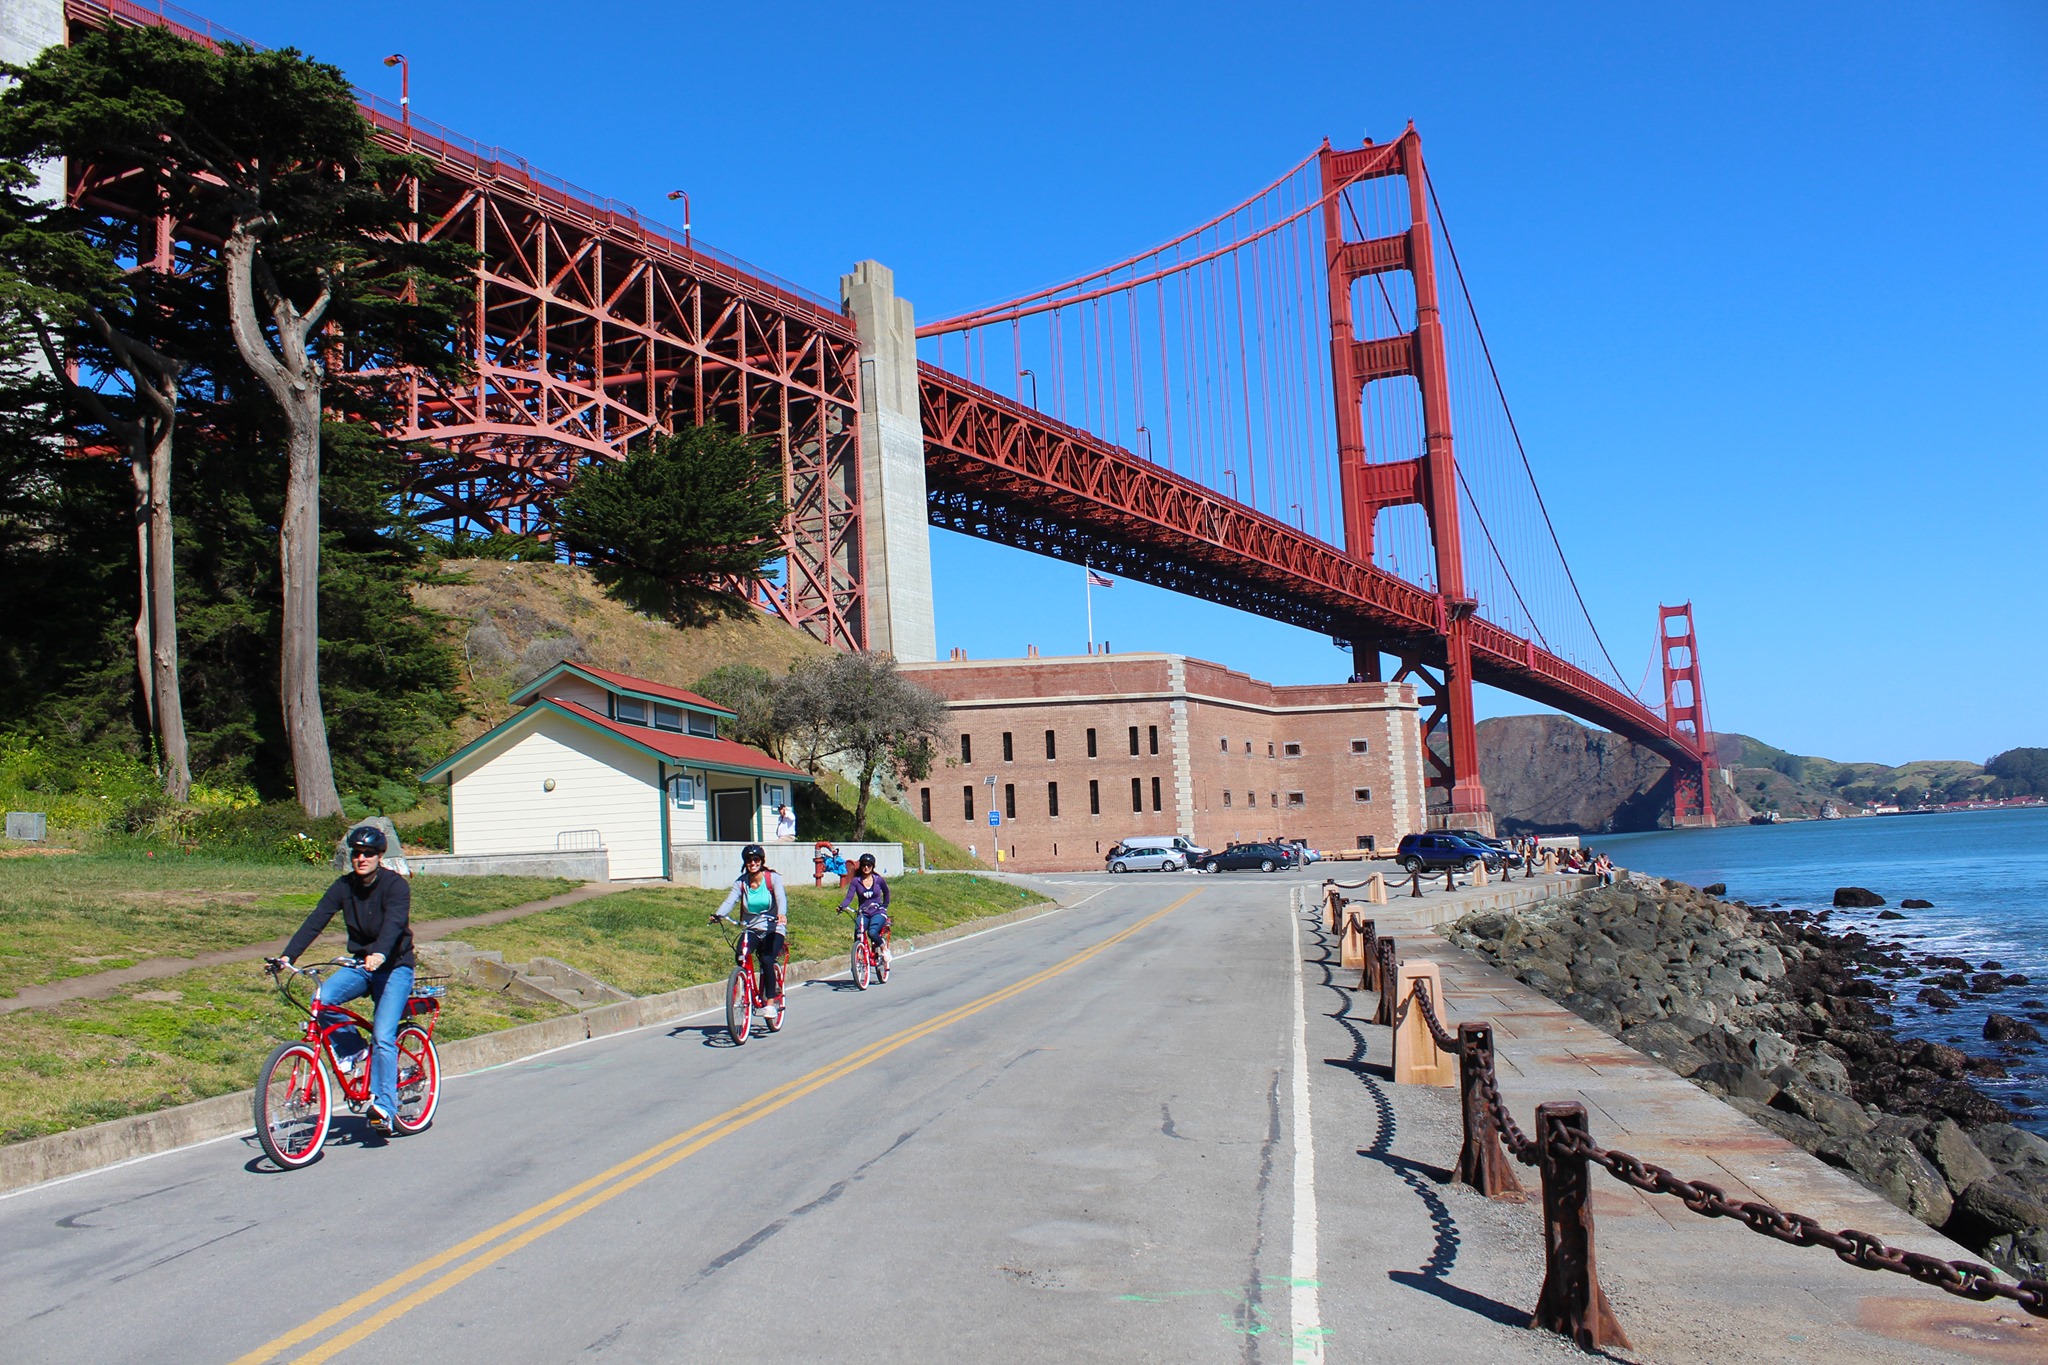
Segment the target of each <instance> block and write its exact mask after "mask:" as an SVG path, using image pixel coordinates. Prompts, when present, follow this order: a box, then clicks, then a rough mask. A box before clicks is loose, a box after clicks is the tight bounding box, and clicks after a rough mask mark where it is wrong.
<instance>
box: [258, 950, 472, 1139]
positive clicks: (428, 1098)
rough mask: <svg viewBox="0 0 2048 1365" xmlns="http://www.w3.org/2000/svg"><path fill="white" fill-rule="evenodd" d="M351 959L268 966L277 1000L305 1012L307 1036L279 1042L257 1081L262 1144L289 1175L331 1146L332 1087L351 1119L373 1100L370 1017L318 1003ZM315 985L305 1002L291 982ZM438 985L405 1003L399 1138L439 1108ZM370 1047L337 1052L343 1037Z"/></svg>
mask: <svg viewBox="0 0 2048 1365" xmlns="http://www.w3.org/2000/svg"><path fill="white" fill-rule="evenodd" d="M361 965H362V964H361V963H359V962H357V961H355V960H354V959H353V958H336V959H335V960H333V961H332V962H321V963H316V964H314V965H313V966H310V967H297V966H290V965H287V964H284V963H282V962H278V961H275V960H273V961H272V962H270V963H269V964H267V966H266V967H265V970H266V971H268V972H269V973H270V974H271V976H273V977H275V978H276V979H277V990H278V994H280V995H282V996H283V997H284V998H285V1001H286V1003H287V1004H289V1005H291V1006H292V1008H293V1009H303V1010H305V1011H306V1031H305V1033H304V1034H302V1035H301V1036H299V1037H298V1038H295V1039H293V1040H292V1041H290V1042H286V1043H280V1044H278V1046H277V1050H276V1051H274V1052H272V1053H271V1054H270V1060H268V1061H266V1062H265V1063H264V1064H263V1071H262V1073H261V1075H260V1076H259V1077H258V1078H257V1081H256V1139H257V1141H259V1142H261V1143H262V1144H263V1150H264V1151H265V1152H266V1153H268V1154H269V1156H270V1159H271V1160H272V1161H275V1162H276V1163H277V1164H278V1165H280V1166H282V1167H284V1168H285V1169H286V1170H297V1169H298V1168H299V1167H301V1166H307V1165H310V1164H312V1162H313V1159H314V1158H315V1157H318V1156H319V1155H320V1149H321V1147H322V1146H324V1145H325V1144H326V1142H327V1121H328V1119H329V1117H331V1116H332V1114H333V1109H334V1099H333V1089H332V1087H333V1085H334V1084H335V1083H336V1082H339V1083H340V1086H341V1098H342V1101H343V1103H345V1104H347V1105H348V1107H349V1111H350V1112H351V1113H356V1114H360V1113H362V1112H363V1109H364V1107H365V1106H367V1105H368V1104H369V1102H370V1045H368V1040H369V1038H370V1037H371V1036H372V1035H373V1034H374V1032H375V1030H374V1028H373V1026H372V1024H371V1022H370V1021H369V1020H368V1019H365V1018H363V1016H362V1015H360V1014H357V1013H355V1012H354V1011H353V1010H349V1009H345V1008H344V1007H342V1006H340V1005H323V1004H319V1003H318V1001H319V997H320V980H321V978H322V977H323V976H324V975H325V974H326V969H328V968H332V967H357V966H361ZM293 977H304V978H306V980H307V981H308V982H309V983H311V984H310V985H309V987H308V988H307V992H306V996H305V998H304V999H301V998H300V997H299V996H298V995H297V994H295V993H294V991H293V989H292V978H293ZM441 992H442V988H441V987H439V986H415V987H414V988H413V992H412V995H411V997H410V998H409V999H408V1000H407V1001H406V1002H405V1022H404V1023H403V1024H401V1025H400V1026H399V1029H398V1112H397V1113H396V1114H394V1115H392V1117H391V1123H392V1127H394V1128H396V1129H397V1130H398V1131H399V1132H401V1133H406V1134H412V1133H417V1132H420V1131H422V1130H423V1129H425V1128H426V1126H427V1125H428V1124H430V1123H432V1122H433V1121H434V1110H435V1109H436V1108H438V1107H439V1106H440V1103H441V1057H440V1054H439V1053H437V1052H436V1051H435V1050H434V1025H435V1024H436V1023H437V1022H439V1020H440V1017H441ZM350 1035H353V1038H352V1041H355V1042H359V1043H363V1044H365V1046H363V1047H361V1048H359V1049H348V1048H346V1047H344V1048H343V1049H341V1050H337V1049H336V1047H335V1043H336V1041H337V1039H341V1040H344V1041H350V1040H351V1039H350V1037H349V1036H350Z"/></svg>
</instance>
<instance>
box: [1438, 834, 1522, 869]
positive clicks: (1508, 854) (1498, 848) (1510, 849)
mask: <svg viewBox="0 0 2048 1365" xmlns="http://www.w3.org/2000/svg"><path fill="white" fill-rule="evenodd" d="M1445 832H1446V833H1449V834H1455V835H1457V836H1458V837H1459V838H1460V839H1463V840H1464V841H1465V842H1466V843H1468V844H1478V845H1480V846H1481V847H1484V848H1490V849H1492V850H1493V851H1494V852H1495V853H1498V854H1500V856H1501V860H1502V861H1503V862H1505V863H1506V864H1507V865H1508V866H1509V867H1520V866H1521V865H1522V855H1521V854H1519V853H1517V852H1515V846H1514V845H1513V844H1510V843H1509V842H1508V841H1507V840H1505V839H1496V838H1494V837H1492V836H1491V835H1487V834H1481V833H1479V832H1478V831H1477V830H1471V829H1453V830H1447V831H1445Z"/></svg>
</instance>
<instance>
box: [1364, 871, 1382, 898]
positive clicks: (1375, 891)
mask: <svg viewBox="0 0 2048 1365" xmlns="http://www.w3.org/2000/svg"><path fill="white" fill-rule="evenodd" d="M1365 900H1366V904H1368V905H1385V904H1386V903H1387V879H1386V878H1385V877H1382V876H1381V875H1380V874H1379V873H1377V872H1375V873H1373V874H1372V875H1371V876H1370V877H1367V878H1366V879H1365Z"/></svg>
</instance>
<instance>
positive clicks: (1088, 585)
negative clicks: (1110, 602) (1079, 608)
mask: <svg viewBox="0 0 2048 1365" xmlns="http://www.w3.org/2000/svg"><path fill="white" fill-rule="evenodd" d="M1081 596H1082V597H1083V598H1085V599H1086V600H1087V603H1088V652H1089V653H1090V654H1093V653H1094V652H1095V569H1094V566H1093V565H1091V564H1089V563H1088V561H1086V560H1085V559H1084V560H1082V561H1081Z"/></svg>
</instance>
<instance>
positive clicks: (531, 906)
mask: <svg viewBox="0 0 2048 1365" xmlns="http://www.w3.org/2000/svg"><path fill="white" fill-rule="evenodd" d="M665 885H667V883H666V882H585V883H584V884H583V885H582V886H579V887H577V888H576V889H575V890H574V891H565V892H563V893H562V894H561V895H559V896H551V897H549V898H548V899H547V900H541V901H528V902H527V903H526V904H524V905H508V906H506V907H505V908H504V909H503V910H487V911H485V912H484V913H483V914H481V915H464V916H462V917H461V918H459V919H430V920H415V921H414V922H413V926H412V937H413V942H415V943H432V942H433V941H434V940H435V939H441V938H447V937H448V936H449V935H451V934H457V933H461V932H462V931H463V930H465V929H481V928H482V927H484V926H485V925H487V924H503V923H504V922H505V921H507V920H514V919H521V918H523V917H525V916H527V915H537V914H539V913H540V912H541V911H543V910H559V909H561V908H562V907H563V906H565V905H574V904H576V903H577V902H578V901H587V900H594V899H596V898H597V897H599V896H609V895H611V894H612V893H613V892H614V891H630V890H632V889H634V888H635V887H639V886H665ZM327 932H328V933H329V934H333V933H335V932H337V927H330V928H329V929H328V931H327ZM283 947H284V940H283V939H281V938H272V939H265V940H264V941H263V942H261V943H250V944H245V945H243V946H242V947H240V948H220V949H216V950H215V951H213V952H210V953H200V954H198V955H196V956H194V957H153V958H150V959H149V960H148V961H147V962H138V963H136V964H135V965H134V966H133V967H121V968H118V969H116V970H114V971H111V972H94V973H92V974H91V975H90V976H68V977H65V978H64V979H63V980H62V981H52V982H49V983H48V984H46V985H41V986H28V987H24V988H23V989H22V991H21V992H20V993H19V994H17V995H10V996H7V997H5V998H4V999H0V1014H12V1013H14V1012H15V1011H16V1010H29V1009H41V1008H45V1007H47V1006H50V1005H61V1004H63V1003H64V1002H65V1001H67V1000H97V999H99V998H101V997H102V996H108V995H112V994H113V993H114V992H115V991H117V990H119V989H120V988H121V987H123V986H127V985H132V984H133V983H135V982H137V981H156V980H160V979H162V978H163V977H167V976H176V975H178V973H180V972H189V971H191V970H192V969H194V968H195V967H219V966H224V965H226V964H228V963H231V962H255V961H257V960H258V959H260V958H265V957H272V956H274V955H276V954H277V953H278V952H279V951H281V950H282V949H283Z"/></svg>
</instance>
